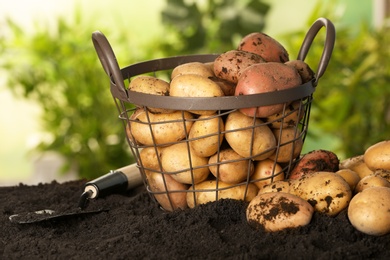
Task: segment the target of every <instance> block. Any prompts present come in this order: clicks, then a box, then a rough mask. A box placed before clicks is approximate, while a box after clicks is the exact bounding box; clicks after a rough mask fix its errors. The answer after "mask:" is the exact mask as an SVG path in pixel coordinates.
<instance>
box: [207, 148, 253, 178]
mask: <svg viewBox="0 0 390 260" xmlns="http://www.w3.org/2000/svg"><path fill="white" fill-rule="evenodd" d="M218 160H219V162H220V163H219V164H217V161H218ZM209 164H210V166H209V169H210V171H211V173H212V174H213V175H214V176H215V177H216V178H218V179H219V180H221V181H223V182H225V183H232V184H233V183H240V182H242V181H244V180H246V179H247V178H248V177H250V176H251V175H252V174H253V171H254V166H253V161H252V160H249V159H244V158H243V157H242V156H241V155H239V154H238V153H236V152H235V151H234V150H233V149H231V148H227V149H224V150H221V151H220V153H219V154H215V155H213V156H211V157H210V159H209Z"/></svg>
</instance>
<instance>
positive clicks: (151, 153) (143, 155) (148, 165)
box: [139, 146, 162, 171]
mask: <svg viewBox="0 0 390 260" xmlns="http://www.w3.org/2000/svg"><path fill="white" fill-rule="evenodd" d="M161 151H162V150H161V147H153V146H151V147H146V148H143V149H142V150H141V152H140V154H139V157H140V161H141V163H142V168H144V169H147V170H158V171H162V169H161V165H160V163H159V162H161Z"/></svg>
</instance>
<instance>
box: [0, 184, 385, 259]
mask: <svg viewBox="0 0 390 260" xmlns="http://www.w3.org/2000/svg"><path fill="white" fill-rule="evenodd" d="M83 184H84V181H81V180H80V181H73V182H68V183H64V184H58V183H56V182H52V183H50V184H41V185H37V186H26V185H22V184H21V185H19V186H17V187H1V188H0V209H1V214H2V216H1V230H0V239H1V240H0V259H38V258H39V259H67V260H69V259H327V260H328V259H390V234H389V235H386V236H381V237H375V236H368V235H365V234H362V233H360V232H359V231H357V230H355V229H354V228H353V227H352V226H351V225H350V223H349V222H348V218H347V215H346V212H342V213H340V214H339V215H338V216H336V217H333V218H331V217H327V216H325V215H321V214H318V213H315V214H314V216H313V219H312V221H311V223H310V224H309V225H307V226H305V227H301V228H297V229H291V230H285V231H282V232H278V233H265V232H263V231H261V230H254V229H253V228H251V227H250V226H249V225H248V224H247V222H246V219H245V209H246V206H247V204H246V203H244V202H241V201H234V200H221V201H219V202H217V203H209V204H206V205H202V206H198V207H197V208H195V209H189V210H184V211H178V212H173V213H167V212H164V211H163V210H161V209H160V208H159V207H158V206H157V205H156V204H155V203H154V202H153V201H152V200H151V198H150V196H149V195H148V194H147V192H146V190H145V188H144V187H139V188H137V189H135V190H133V191H129V192H128V193H127V194H113V195H110V196H107V197H105V198H100V199H97V200H93V201H91V202H90V203H89V205H88V207H87V210H93V209H99V208H104V209H107V210H108V211H104V212H101V213H98V214H89V215H80V216H72V217H66V218H62V219H57V220H49V221H43V222H39V223H34V224H17V223H12V222H11V221H10V220H9V216H10V215H13V214H17V213H22V212H29V211H37V210H42V209H52V210H57V211H60V212H70V211H72V210H73V209H74V210H77V209H76V208H77V205H78V200H79V197H80V195H81V192H82V189H83Z"/></svg>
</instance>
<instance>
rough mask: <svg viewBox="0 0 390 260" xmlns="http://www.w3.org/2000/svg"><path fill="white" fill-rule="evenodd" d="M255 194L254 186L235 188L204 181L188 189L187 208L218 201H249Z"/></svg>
mask: <svg viewBox="0 0 390 260" xmlns="http://www.w3.org/2000/svg"><path fill="white" fill-rule="evenodd" d="M217 189H218V191H217ZM257 192H258V189H257V187H256V185H254V184H252V183H249V184H248V185H247V184H241V185H238V186H235V185H232V184H228V183H224V182H222V181H218V182H217V181H216V180H206V181H203V182H201V183H198V184H195V185H194V186H191V187H190V188H188V192H187V204H188V207H190V208H194V207H195V206H196V205H199V204H206V203H208V202H211V201H217V200H220V199H234V200H245V201H251V200H252V199H253V198H254V197H255V196H256V195H257Z"/></svg>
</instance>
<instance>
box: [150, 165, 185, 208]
mask: <svg viewBox="0 0 390 260" xmlns="http://www.w3.org/2000/svg"><path fill="white" fill-rule="evenodd" d="M145 176H146V179H147V182H148V186H149V188H150V191H151V192H152V194H153V195H154V197H155V199H156V200H157V201H158V203H159V204H160V205H161V207H163V209H165V210H167V211H174V210H176V209H185V208H187V198H186V195H187V194H186V190H187V189H188V185H185V184H182V183H180V182H177V181H175V180H174V179H173V178H172V177H171V176H170V175H168V174H162V173H157V172H152V171H145ZM165 187H166V188H165ZM180 191H183V192H180Z"/></svg>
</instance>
